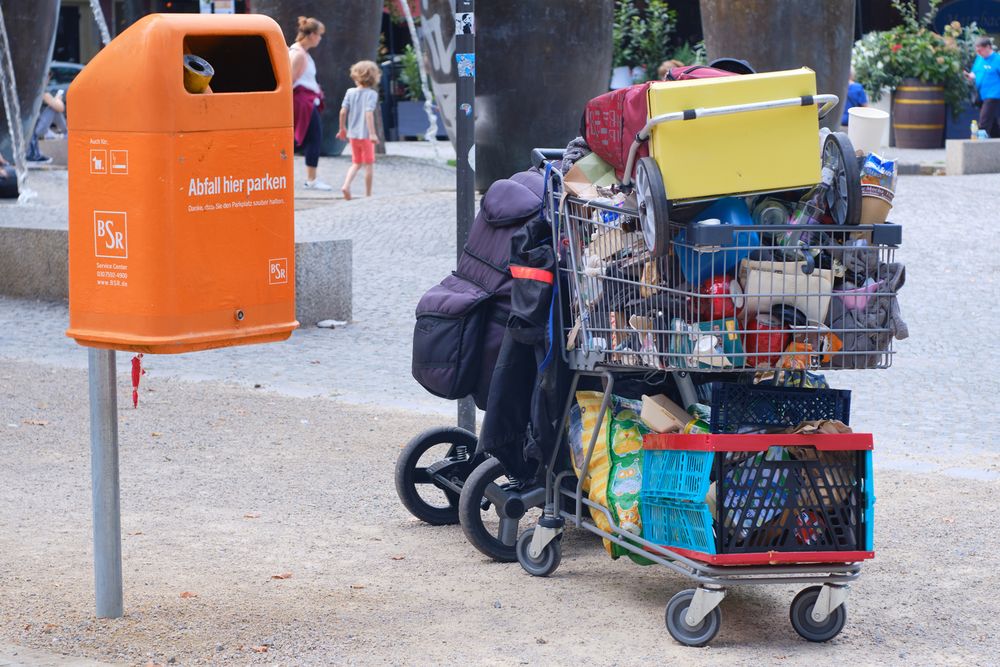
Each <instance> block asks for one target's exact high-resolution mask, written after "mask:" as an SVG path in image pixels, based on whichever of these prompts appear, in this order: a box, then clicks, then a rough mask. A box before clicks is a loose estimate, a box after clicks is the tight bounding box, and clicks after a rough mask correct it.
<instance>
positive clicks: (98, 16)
mask: <svg viewBox="0 0 1000 667" xmlns="http://www.w3.org/2000/svg"><path fill="white" fill-rule="evenodd" d="M90 11H91V12H92V13H93V14H94V22H95V23H97V29H98V30H100V31H101V42H102V43H103V44H104V46H107V45H108V43H109V42H110V41H111V32H110V31H109V30H108V22H107V21H106V20H105V19H104V10H103V9H101V0H90Z"/></svg>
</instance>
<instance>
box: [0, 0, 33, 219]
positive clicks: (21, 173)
mask: <svg viewBox="0 0 1000 667" xmlns="http://www.w3.org/2000/svg"><path fill="white" fill-rule="evenodd" d="M0 92H2V93H3V107H4V112H5V113H6V114H7V127H8V129H9V130H10V143H11V149H12V151H13V154H14V155H13V158H14V170H15V171H16V172H17V191H18V193H20V194H18V197H17V203H18V204H23V203H25V202H27V201H29V200H30V199H32V198H33V197H34V196H35V194H36V193H35V192H34V191H33V190H31V189H30V188H29V187H28V169H27V165H26V163H25V156H26V151H27V146H26V145H25V143H24V126H23V125H22V121H21V102H20V100H19V99H18V97H17V80H16V78H15V77H14V63H13V61H12V60H11V57H10V41H9V40H8V39H7V22H6V20H5V19H4V16H3V5H2V4H0Z"/></svg>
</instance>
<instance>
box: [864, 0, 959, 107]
mask: <svg viewBox="0 0 1000 667" xmlns="http://www.w3.org/2000/svg"><path fill="white" fill-rule="evenodd" d="M940 4H941V0H931V2H930V9H929V10H928V12H927V13H926V14H924V16H923V17H920V16H918V14H917V9H916V2H912V3H911V2H908V1H906V0H892V6H893V7H894V8H895V9H896V11H898V12H899V14H900V15H901V16H902V17H903V22H902V23H901V24H900V25H898V26H896V27H894V28H892V29H891V30H884V31H878V32H870V33H868V34H866V35H865V36H864V37H862V38H861V39H860V40H858V41H857V42H856V43H855V44H854V50H853V53H852V55H851V64H852V65H853V67H854V80H855V81H857V82H858V83H860V84H861V85H862V86H864V88H865V91H866V92H867V93H868V96H869V97H870V98H871V99H872V101H875V102H877V101H878V100H879V99H881V97H882V88H889V89H890V90H895V89H896V88H898V87H899V85H900V84H901V83H902V81H903V79H919V80H920V81H923V82H925V83H932V84H941V85H943V86H944V99H945V102H947V103H948V104H949V105H950V106H951V109H952V113H953V114H956V115H957V114H958V113H959V109H960V108H961V104H962V102H963V101H964V100H966V99H968V96H969V86H968V84H967V83H966V80H965V77H964V76H963V75H962V70H963V69H965V68H966V67H968V65H969V64H970V63H971V62H972V59H973V57H974V55H975V54H974V52H973V48H972V44H973V42H974V41H975V38H976V36H977V35H978V33H979V30H978V28H977V27H976V24H975V23H973V24H971V25H968V26H964V27H963V26H962V25H961V24H959V23H958V21H952V22H951V23H950V24H948V25H947V26H945V29H944V35H939V34H938V33H936V32H934V31H933V30H932V29H931V22H932V21H933V20H934V16H935V15H936V14H937V11H938V5H940Z"/></svg>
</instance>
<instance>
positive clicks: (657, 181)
mask: <svg viewBox="0 0 1000 667" xmlns="http://www.w3.org/2000/svg"><path fill="white" fill-rule="evenodd" d="M635 192H636V197H637V199H638V200H639V225H640V227H642V238H643V239H644V240H645V241H646V247H647V248H648V249H649V251H650V252H651V253H653V256H654V257H662V256H663V255H665V254H667V246H668V245H669V243H670V232H669V228H668V223H669V221H670V202H669V201H667V191H666V188H664V187H663V175H662V174H661V173H660V165H658V164H657V163H656V160H654V159H653V158H651V157H643V158H639V162H638V164H637V166H636V169H635Z"/></svg>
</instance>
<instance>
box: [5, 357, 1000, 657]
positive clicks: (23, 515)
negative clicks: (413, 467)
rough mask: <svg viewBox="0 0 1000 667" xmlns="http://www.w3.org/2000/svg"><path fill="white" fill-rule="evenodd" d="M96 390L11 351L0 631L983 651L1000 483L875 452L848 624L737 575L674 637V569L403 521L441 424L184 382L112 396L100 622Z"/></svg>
mask: <svg viewBox="0 0 1000 667" xmlns="http://www.w3.org/2000/svg"><path fill="white" fill-rule="evenodd" d="M127 386H128V383H127V380H126V378H125V376H124V375H122V376H121V377H120V382H119V387H120V388H121V389H122V391H121V393H120V395H119V404H120V405H121V406H125V405H126V400H127V395H126V392H125V391H124V390H125V389H126V388H127ZM86 390H87V384H86V374H85V372H83V371H80V370H77V369H59V368H52V367H49V366H45V365H41V364H35V363H29V362H18V361H11V360H0V429H3V430H2V431H0V432H2V433H3V437H2V447H3V456H4V465H3V466H2V467H0V516H2V517H4V518H3V530H0V590H2V591H3V604H2V605H0V643H4V642H6V643H9V644H17V645H22V646H27V647H30V648H33V649H44V650H45V651H47V652H54V653H61V654H68V655H71V656H77V657H86V658H90V659H96V660H101V661H106V662H114V663H124V664H136V665H144V664H147V663H148V662H153V663H157V664H170V663H171V661H173V663H176V664H207V663H212V664H234V665H245V664H309V665H313V664H317V665H318V664H346V665H351V664H363V665H382V664H386V665H390V664H391V665H396V664H401V665H402V664H419V665H426V664H536V665H548V664H574V663H578V664H584V663H587V664H607V665H634V664H640V663H647V662H648V663H654V662H655V663H657V664H663V663H666V664H670V663H673V662H679V661H681V660H683V661H684V662H685V663H688V664H693V665H699V664H705V665H708V664H761V663H763V662H779V661H780V663H781V664H806V663H812V664H827V663H832V662H833V661H834V660H836V661H838V662H842V663H846V664H851V663H859V664H893V663H894V664H902V663H913V664H955V665H959V664H961V665H987V664H995V659H996V647H997V645H998V641H1000V637H998V635H997V625H996V620H995V619H996V618H997V616H998V615H1000V602H998V599H997V596H996V594H995V591H994V590H993V588H994V587H993V586H992V585H991V582H995V572H996V570H997V568H998V567H1000V560H998V556H997V554H998V553H1000V534H998V533H997V531H996V530H995V527H996V524H997V522H996V517H995V516H994V515H993V514H992V513H991V512H993V511H994V509H993V508H996V507H997V506H998V503H1000V483H997V482H995V481H977V480H963V481H961V482H960V483H959V482H957V480H956V479H955V478H953V477H947V476H940V475H923V474H915V473H907V472H899V471H894V470H879V471H878V473H877V486H876V490H877V492H878V504H877V505H876V522H877V527H876V536H877V538H876V547H877V551H878V555H877V558H876V559H875V560H874V561H872V562H870V563H869V564H868V565H866V567H865V572H864V575H863V576H862V578H861V579H860V580H859V581H858V582H857V583H856V584H855V585H854V586H853V589H852V594H851V598H850V600H849V605H850V615H849V619H848V624H847V627H846V629H845V630H844V632H843V633H842V634H841V635H840V636H839V637H838V638H836V639H835V640H833V641H832V642H830V643H829V644H822V645H817V644H808V643H806V642H804V641H802V640H800V639H799V638H798V637H797V635H795V634H794V632H793V630H792V629H791V627H790V625H789V623H788V607H787V605H788V604H789V602H790V601H791V598H792V596H793V595H794V593H795V588H793V587H789V586H777V587H742V588H736V589H733V590H732V592H731V593H730V595H729V597H728V598H727V599H726V601H725V602H724V603H723V626H722V631H721V632H720V634H719V636H718V637H717V638H716V640H715V642H714V643H713V644H712V645H711V647H709V648H704V649H687V648H682V647H680V646H679V645H677V644H675V643H674V642H673V641H672V640H671V639H670V638H669V636H668V635H667V634H666V630H665V628H664V625H663V608H664V605H665V603H666V601H667V599H669V597H670V596H671V595H673V594H674V593H675V592H677V591H678V590H681V589H682V588H686V587H687V586H688V584H687V582H686V581H685V580H683V579H681V578H680V577H678V576H676V575H673V574H670V573H668V572H667V571H665V569H664V568H640V567H638V566H635V565H632V564H630V563H627V562H625V561H618V562H612V561H610V560H608V559H607V558H606V557H605V556H604V552H603V550H602V549H601V548H600V546H599V543H598V542H597V540H596V539H594V538H592V537H590V536H589V535H587V534H584V533H582V532H580V531H570V532H569V533H568V534H567V536H566V539H565V540H564V558H563V564H562V566H561V567H560V569H559V570H558V571H557V572H556V573H555V575H554V576H553V577H551V578H550V579H546V580H541V579H535V578H531V577H529V576H528V575H526V574H525V573H524V572H523V571H522V570H521V568H520V567H519V566H517V565H516V564H512V565H500V564H495V563H492V562H489V561H487V560H486V559H484V558H483V557H482V556H480V555H479V554H478V552H476V551H474V550H473V548H472V547H471V546H469V545H468V544H467V543H466V542H465V540H464V538H463V536H462V533H461V530H460V529H459V528H458V527H457V526H453V527H437V528H435V527H431V526H427V525H425V524H422V523H420V522H419V521H417V520H415V519H413V518H412V517H410V516H409V515H408V514H407V513H406V511H405V510H404V509H403V508H402V506H401V505H400V503H399V502H398V500H397V499H396V497H395V493H394V491H393V484H392V479H391V477H392V469H393V463H394V460H395V457H396V455H397V453H398V450H399V448H400V446H401V445H402V444H403V442H404V440H405V439H406V438H408V437H409V436H411V435H412V434H415V433H417V432H419V431H420V430H422V429H423V428H426V427H429V426H434V425H436V424H439V423H440V421H439V418H435V417H432V416H427V415H421V414H416V413H412V412H404V411H392V410H384V409H383V410H378V411H373V409H371V408H366V407H363V406H357V405H348V404H344V403H340V402H337V401H335V400H331V399H328V398H290V397H284V396H280V395H275V394H265V393H263V392H260V391H254V390H252V389H246V388H243V387H236V386H230V385H222V384H219V383H214V382H202V383H199V382H189V381H185V380H181V379H173V378H158V379H157V380H156V381H155V382H153V383H149V384H147V385H145V389H144V390H143V393H142V397H141V402H140V409H138V410H132V409H130V408H125V407H122V409H121V411H120V425H119V426H120V440H121V470H122V473H121V479H122V509H123V520H122V532H123V561H124V563H123V565H124V582H125V610H126V614H125V617H124V618H121V619H117V620H95V619H94V616H93V581H92V575H91V572H92V570H91V563H92V552H91V535H90V523H91V522H90V485H89V451H88V442H89V434H88V415H87V404H86V401H82V400H80V397H81V396H85V395H86ZM345 434H350V435H349V437H347V436H345ZM288 573H290V574H291V576H290V577H288V578H285V579H275V578H274V576H275V575H284V574H288ZM185 593H188V594H192V595H189V596H185V595H184V594H185ZM0 648H2V646H0ZM3 656H4V654H3V652H2V651H0V658H2V657H3ZM0 664H2V659H0ZM32 664H41V663H32ZM53 664H56V663H53ZM66 664H70V663H66Z"/></svg>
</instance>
